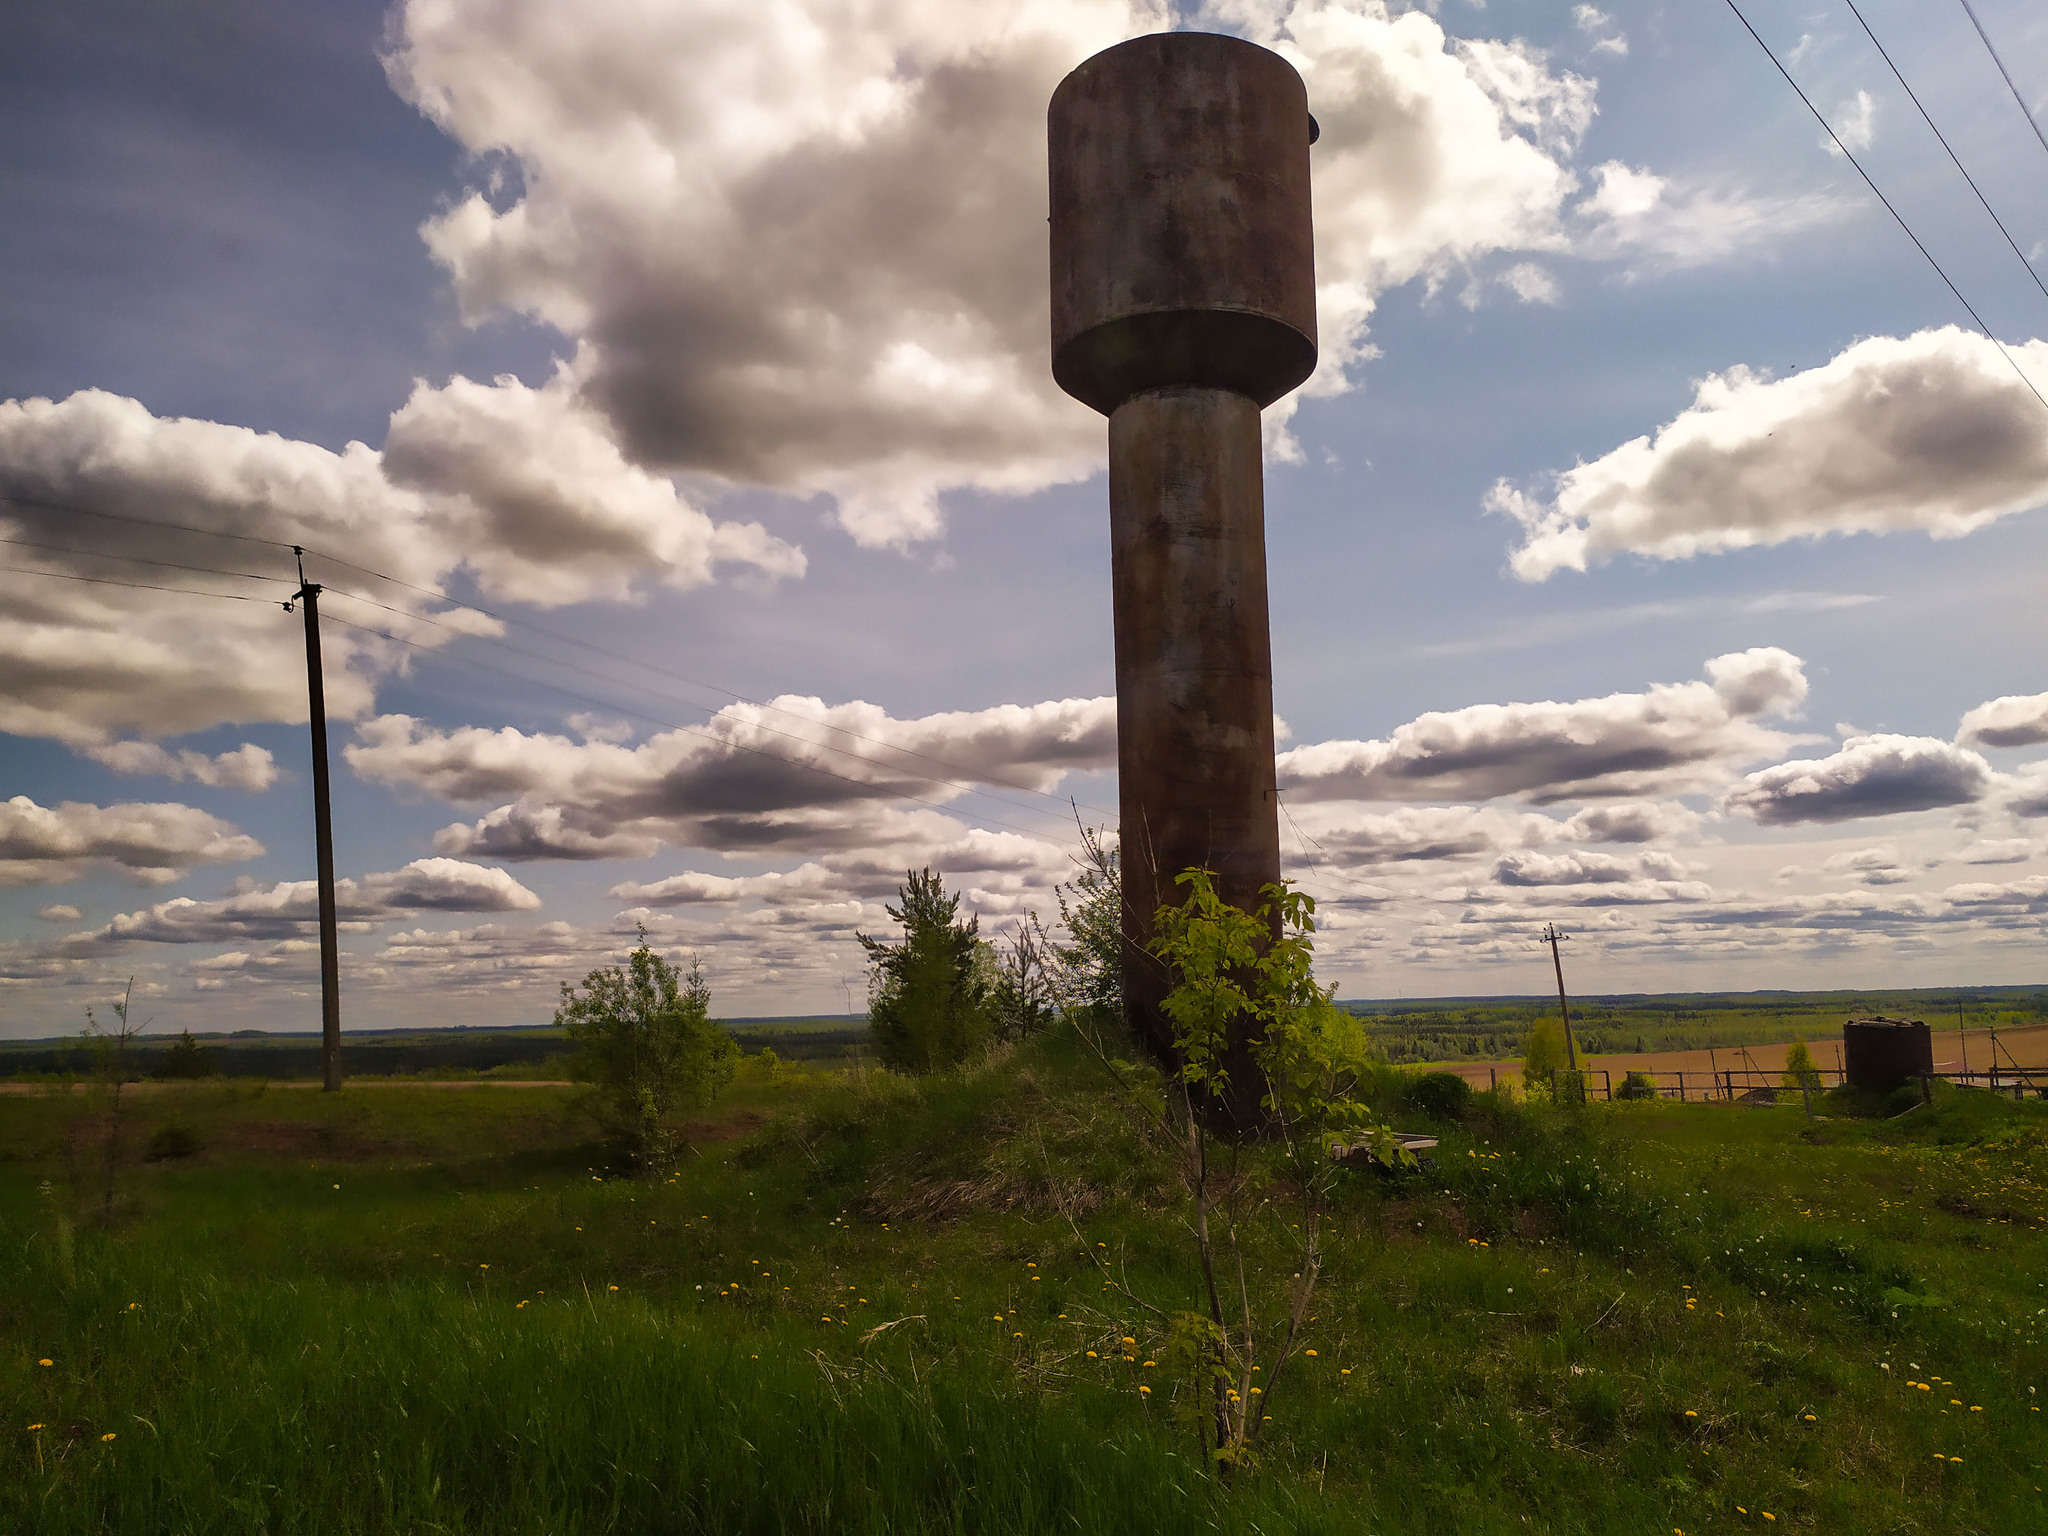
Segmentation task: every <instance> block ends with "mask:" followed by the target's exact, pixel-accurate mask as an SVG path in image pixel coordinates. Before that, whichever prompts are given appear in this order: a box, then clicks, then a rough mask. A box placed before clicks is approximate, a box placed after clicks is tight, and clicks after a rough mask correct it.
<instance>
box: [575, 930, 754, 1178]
mask: <svg viewBox="0 0 2048 1536" xmlns="http://www.w3.org/2000/svg"><path fill="white" fill-rule="evenodd" d="M710 1012H711V988H710V987H709V985H708V984H707V983H706V982H705V980H704V973H703V971H702V970H701V969H699V967H698V965H697V961H696V960H695V959H694V958H692V959H691V961H690V969H689V972H688V974H687V975H685V974H684V973H682V972H680V971H678V970H677V969H676V967H675V966H673V965H672V964H670V963H669V962H668V961H667V960H665V959H663V958H662V957H661V956H660V955H657V954H655V953H654V952H653V951H652V950H650V949H649V948H648V947H647V936H646V935H645V934H644V933H643V934H642V935H641V942H640V947H639V948H638V949H636V950H634V951H633V953H632V954H631V955H630V956H628V957H627V960H626V964H625V965H624V966H623V967H621V966H616V965H614V966H609V967H606V968H604V969H601V970H595V971H592V972H591V973H590V974H589V975H588V976H586V977H584V978H583V991H582V994H581V995H580V996H579V995H578V994H577V991H576V989H575V988H574V987H572V986H570V985H569V983H568V982H566V981H565V982H563V983H562V1006H561V1007H559V1008H557V1009H556V1010H555V1024H556V1026H557V1027H558V1028H559V1029H560V1030H561V1031H562V1033H563V1034H565V1035H567V1036H568V1037H569V1041H570V1043H571V1044H572V1045H574V1046H575V1047H576V1056H575V1057H574V1058H573V1059H572V1061H571V1063H570V1071H571V1073H572V1075H574V1076H575V1077H577V1078H578V1079H579V1080H581V1081H584V1082H588V1083H592V1084H594V1085H595V1086H596V1089H597V1095H596V1101H595V1102H596V1108H597V1112H598V1118H599V1120H600V1121H601V1122H602V1123H603V1125H604V1126H605V1129H606V1131H607V1133H608V1134H609V1135H610V1137H611V1138H612V1139H613V1140H614V1141H615V1142H616V1143H617V1144H618V1146H619V1147H620V1149H621V1150H622V1151H623V1152H624V1153H625V1154H626V1156H627V1157H628V1158H629V1159H630V1160H631V1161H632V1162H634V1163H635V1164H637V1165H639V1166H641V1167H645V1168H658V1167H664V1166H666V1165H667V1164H669V1163H670V1162H672V1161H673V1160H674V1158H675V1154H676V1151H677V1147H678V1140H677V1137H676V1135H675V1133H674V1132H673V1131H672V1130H671V1129H670V1128H669V1124H668V1118H669V1116H670V1115H671V1114H673V1113H674V1112H675V1111H677V1110H682V1109H694V1108H696V1107H697V1106H698V1105H701V1104H704V1103H706V1102H708V1101H709V1100H710V1099H712V1098H713V1097H714V1096H716V1094H717V1093H718V1091H719V1090H720V1089H721V1088H723V1087H724V1086H725V1085H726V1084H727V1083H729V1082H731V1081H732V1075H733V1069H734V1067H735V1066H736V1065H737V1061H738V1057H739V1054H740V1052H739V1046H738V1045H737V1044H736V1043H735V1042H734V1041H733V1039H732V1037H731V1036H730V1035H728V1034H726V1032H725V1031H724V1030H722V1029H720V1028H719V1027H718V1026H717V1025H716V1024H714V1023H712V1022H711V1017H710Z"/></svg>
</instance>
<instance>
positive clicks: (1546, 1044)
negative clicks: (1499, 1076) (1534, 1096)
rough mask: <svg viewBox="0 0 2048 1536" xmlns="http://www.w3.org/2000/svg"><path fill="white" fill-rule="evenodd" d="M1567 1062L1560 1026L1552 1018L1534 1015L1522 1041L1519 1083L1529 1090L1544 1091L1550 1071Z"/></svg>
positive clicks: (1561, 1068) (1566, 1066)
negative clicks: (1533, 1020)
mask: <svg viewBox="0 0 2048 1536" xmlns="http://www.w3.org/2000/svg"><path fill="white" fill-rule="evenodd" d="M1570 1066H1571V1057H1570V1053H1569V1051H1568V1050H1567V1049H1566V1046H1565V1041H1564V1026H1563V1025H1562V1024H1560V1023H1559V1022H1558V1021H1557V1020H1556V1019H1538V1020H1537V1021H1536V1023H1535V1024H1534V1025H1533V1026H1532V1027H1531V1028H1530V1030H1529V1036H1528V1038H1527V1039H1526V1040H1524V1041H1523V1042H1522V1086H1523V1087H1525V1088H1527V1089H1528V1090H1529V1091H1530V1092H1531V1093H1548V1092H1549V1091H1550V1088H1551V1078H1552V1075H1553V1074H1555V1073H1558V1072H1564V1071H1566V1070H1568V1069H1569V1068H1570Z"/></svg>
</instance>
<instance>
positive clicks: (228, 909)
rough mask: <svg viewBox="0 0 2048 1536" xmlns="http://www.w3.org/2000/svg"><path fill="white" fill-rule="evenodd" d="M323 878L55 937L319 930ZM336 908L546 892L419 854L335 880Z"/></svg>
mask: <svg viewBox="0 0 2048 1536" xmlns="http://www.w3.org/2000/svg"><path fill="white" fill-rule="evenodd" d="M319 895H320V892H319V886H318V884H317V882H315V881H312V880H286V881H282V882H280V883H279V884H277V885H273V886H268V887H264V888H253V887H252V888H249V889H246V890H241V891H237V892H236V893H234V894H233V895H231V896H223V897H220V898H218V899H217V900H213V901H196V900H194V899H193V898H191V897H189V896H179V897H175V898H173V899H172V900H170V901H162V902H158V903H157V904H156V905H155V906H153V907H149V908H147V909H146V910H144V911H141V912H125V913H122V914H121V915H120V916H118V917H116V918H114V919H113V920H112V921H111V922H109V923H108V924H107V925H106V926H105V927H103V928H100V929H97V930H94V931H90V932H86V933H80V934H73V935H71V936H70V937H69V938H66V939H60V940H57V941H55V944H54V946H53V947H54V948H55V949H56V950H57V951H58V952H60V953H63V954H65V955H72V956H77V955H101V954H111V953H114V952H115V951H117V950H119V949H121V948H124V947H125V946H127V945H129V944H134V943H149V944H220V943H232V942H236V941H247V940H252V939H253V940H259V941H260V940H277V939H299V938H305V937H307V936H308V935H310V934H313V933H316V932H317V931H318V927H319V920H320V905H319ZM334 904H335V914H336V917H337V918H338V920H339V922H340V924H341V926H342V927H343V928H345V929H348V930H350V931H361V930H362V929H363V928H365V927H367V926H369V925H372V924H375V923H381V922H387V921H389V920H391V919H392V918H395V917H400V916H403V915H405V914H406V913H409V912H421V911H426V912H531V911H534V910H535V909H537V908H538V907H539V906H540V898H539V897H538V896H536V895H534V893H533V892H532V891H530V890H528V889H527V888H526V887H525V886H523V885H521V884H520V883H519V882H518V881H517V880H515V879H513V878H512V876H511V875H509V874H507V873H506V872H505V871H504V870H502V869H491V868H489V867H487V866H485V865H481V864H465V863H463V862H461V861H459V860H456V859H414V860H413V861H412V862H411V863H410V864H407V865H406V866H405V867H404V868H402V869H394V870H387V871H385V872H383V873H381V874H374V875H365V876H363V878H362V879H360V880H348V879H343V880H337V881H335V882H334Z"/></svg>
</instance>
